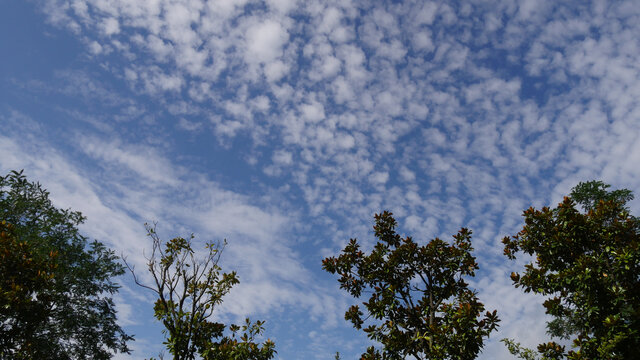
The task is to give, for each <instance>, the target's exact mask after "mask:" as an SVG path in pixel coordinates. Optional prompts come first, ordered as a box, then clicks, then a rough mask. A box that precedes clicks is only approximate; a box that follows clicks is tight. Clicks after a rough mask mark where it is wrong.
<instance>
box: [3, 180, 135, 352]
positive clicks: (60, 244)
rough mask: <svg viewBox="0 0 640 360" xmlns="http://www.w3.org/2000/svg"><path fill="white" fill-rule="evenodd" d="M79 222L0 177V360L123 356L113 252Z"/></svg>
mask: <svg viewBox="0 0 640 360" xmlns="http://www.w3.org/2000/svg"><path fill="white" fill-rule="evenodd" d="M83 221H84V217H83V216H82V215H81V214H80V213H79V212H75V211H71V210H62V209H58V208H56V207H54V206H53V204H52V203H51V200H49V193H48V192H47V191H46V190H44V189H43V188H42V187H41V185H40V184H38V183H32V182H28V181H27V179H26V177H25V176H24V175H23V174H22V171H20V172H17V171H12V172H10V173H9V174H8V175H6V176H4V177H0V222H1V223H2V236H1V241H0V246H1V249H0V258H1V262H0V268H1V270H2V271H1V274H2V275H1V276H2V278H1V279H0V286H1V287H2V289H1V290H2V295H1V296H0V301H1V305H2V306H1V308H0V324H1V325H0V357H2V358H16V359H85V358H92V359H109V358H111V356H112V352H124V353H129V349H128V347H127V345H126V342H127V341H129V340H132V337H131V336H129V335H127V334H125V332H124V331H123V330H122V329H121V328H120V326H118V324H117V321H116V310H115V305H114V303H113V300H112V299H111V298H110V297H109V296H110V295H113V294H114V293H116V292H117V290H118V286H117V284H116V283H115V282H113V281H112V278H113V277H115V276H117V275H120V274H122V273H124V268H123V266H122V265H120V264H119V263H118V262H117V257H116V256H115V255H114V253H113V252H112V251H110V250H108V249H107V248H106V247H105V246H104V245H103V244H101V243H99V242H98V241H94V242H92V243H91V244H89V245H88V244H87V239H86V237H84V236H82V235H81V234H80V233H79V232H78V225H80V224H81V223H82V222H83Z"/></svg>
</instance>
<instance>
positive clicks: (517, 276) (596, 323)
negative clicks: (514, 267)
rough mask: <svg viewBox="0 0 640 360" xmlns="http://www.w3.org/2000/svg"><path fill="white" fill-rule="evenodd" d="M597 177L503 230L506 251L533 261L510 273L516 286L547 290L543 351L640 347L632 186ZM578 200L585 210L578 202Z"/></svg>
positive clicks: (639, 255) (620, 354) (638, 233)
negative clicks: (514, 229)
mask: <svg viewBox="0 0 640 360" xmlns="http://www.w3.org/2000/svg"><path fill="white" fill-rule="evenodd" d="M608 187H609V185H606V184H604V183H602V182H599V181H591V182H587V183H580V184H578V185H577V186H576V187H575V188H574V189H573V191H572V193H571V196H567V197H565V198H564V200H563V201H562V202H561V203H559V204H558V206H557V207H555V208H548V207H544V208H542V209H541V210H536V209H534V208H529V209H528V210H526V211H525V212H524V214H523V216H524V218H525V225H524V227H523V229H522V230H521V231H520V232H519V233H518V234H516V235H515V236H512V237H505V238H504V239H503V243H504V253H505V255H506V256H507V257H508V258H509V259H515V258H516V255H517V254H518V253H520V252H522V253H525V254H528V255H532V256H533V257H534V260H533V261H531V262H529V263H528V264H526V265H525V268H524V270H523V272H522V273H512V274H511V279H512V280H513V283H514V285H515V286H516V287H522V288H523V289H524V291H525V292H534V293H538V294H542V295H545V296H548V297H549V298H548V299H547V300H546V301H545V302H544V307H545V309H546V312H547V314H550V315H552V316H553V317H554V319H553V320H552V321H551V322H550V323H548V331H549V333H550V335H552V336H555V337H560V338H566V339H573V347H574V348H575V350H571V351H568V352H565V349H564V347H562V346H560V345H559V344H557V343H555V342H549V343H546V344H541V345H540V346H539V347H538V351H539V353H541V354H542V355H543V356H544V357H546V358H551V359H560V358H563V357H565V356H566V357H567V358H568V359H576V360H577V359H631V358H635V357H637V354H636V353H637V349H638V348H640V276H639V275H638V274H640V241H639V240H640V222H639V221H638V219H637V218H635V217H634V216H632V215H631V214H630V213H629V211H628V209H627V207H626V203H627V202H628V201H629V200H631V199H633V194H632V193H631V192H630V191H629V190H615V191H608V190H607V189H608ZM577 204H580V205H581V206H582V207H583V209H584V212H580V211H579V210H578V209H577V208H576V205H577Z"/></svg>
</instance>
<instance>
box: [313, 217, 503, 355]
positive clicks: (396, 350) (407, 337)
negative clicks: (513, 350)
mask: <svg viewBox="0 0 640 360" xmlns="http://www.w3.org/2000/svg"><path fill="white" fill-rule="evenodd" d="M396 226H397V223H396V221H395V219H394V218H393V216H392V214H391V213H390V212H387V211H385V212H383V213H381V214H376V215H375V226H374V233H375V236H376V238H377V239H378V241H377V243H376V245H375V246H374V248H373V250H372V251H371V253H370V254H365V253H364V252H363V251H362V250H361V247H360V244H359V243H358V241H357V240H356V239H351V240H350V242H349V244H348V245H347V246H346V247H345V248H344V249H343V250H342V253H341V254H340V255H339V256H338V257H329V258H326V259H324V260H323V262H322V266H323V269H324V270H326V271H328V272H330V273H334V274H338V275H339V276H340V278H339V280H338V281H339V283H340V287H341V288H342V289H345V290H346V291H348V292H349V293H350V294H351V295H352V296H354V297H356V298H360V297H361V296H362V295H363V294H364V293H368V294H370V296H369V298H368V300H367V301H365V302H363V305H364V308H365V309H366V313H367V314H366V316H365V313H364V312H363V311H362V310H361V309H360V306H358V305H355V306H353V307H351V308H350V309H349V310H348V311H347V312H346V314H345V319H346V320H349V321H351V323H352V324H353V325H354V327H355V328H356V329H363V330H364V331H365V332H366V333H367V335H368V337H369V338H371V339H373V340H376V341H378V342H380V343H381V344H382V345H383V347H384V348H383V349H382V351H380V350H377V349H375V348H374V347H370V348H369V349H368V350H367V352H366V353H365V354H363V355H362V358H363V359H404V358H405V357H407V356H413V357H415V358H418V359H474V358H475V357H476V356H477V354H478V353H479V352H480V350H481V348H482V346H483V341H484V338H486V337H488V336H489V334H490V333H491V332H492V331H494V330H495V329H496V328H497V326H498V322H499V320H498V317H497V316H496V312H495V311H493V312H486V313H485V314H484V316H483V315H482V312H483V311H484V305H483V304H482V303H481V302H479V301H478V299H477V297H476V294H475V292H474V291H473V290H471V289H469V287H468V284H467V283H466V282H465V281H464V277H467V276H474V274H475V270H477V269H478V264H477V263H476V261H475V257H473V256H472V255H471V252H472V250H473V248H472V246H471V231H469V230H467V229H462V230H460V232H459V233H458V234H457V235H455V236H454V241H453V243H447V242H445V241H443V240H441V239H438V238H436V239H433V240H431V241H430V242H429V243H427V244H426V245H424V246H420V245H418V244H417V243H416V242H414V241H413V240H412V238H411V237H405V238H402V237H401V236H400V235H398V234H397V233H396V231H395V228H396ZM370 318H373V319H374V322H373V323H372V324H370V325H368V326H366V327H364V328H363V326H364V323H365V321H367V320H368V319H370Z"/></svg>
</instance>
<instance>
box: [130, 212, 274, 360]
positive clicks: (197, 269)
mask: <svg viewBox="0 0 640 360" xmlns="http://www.w3.org/2000/svg"><path fill="white" fill-rule="evenodd" d="M145 227H146V229H147V234H148V236H149V237H150V238H151V240H152V251H151V255H150V256H149V257H148V258H147V267H148V269H149V272H150V273H151V277H152V279H153V284H152V285H147V284H145V283H143V282H142V281H141V280H140V279H139V278H138V277H137V276H136V274H135V271H134V267H133V266H132V265H130V264H129V263H128V262H127V261H126V259H125V265H126V266H127V267H128V268H129V270H130V272H131V274H132V275H133V277H134V280H135V282H136V283H137V284H138V285H140V286H142V287H144V288H146V289H149V290H151V291H153V292H154V293H155V294H156V295H157V296H158V299H157V300H156V302H155V306H154V311H155V317H156V318H157V319H158V320H160V321H161V322H162V324H163V325H164V327H165V329H164V330H163V332H164V334H165V335H166V341H165V344H166V345H167V348H168V350H169V352H170V353H171V354H172V355H173V358H174V359H175V360H192V359H195V358H196V356H198V355H199V356H201V357H202V358H203V359H205V360H223V359H224V360H227V359H237V360H243V359H246V360H249V359H251V360H267V359H271V358H273V356H274V354H275V344H274V343H273V342H272V341H271V340H266V341H265V342H264V343H263V344H256V343H255V341H254V340H255V338H256V336H258V335H260V334H261V333H262V331H263V330H264V329H263V324H264V322H262V321H257V322H256V323H254V324H251V322H250V321H249V319H247V320H246V324H245V325H244V326H242V327H240V326H237V325H231V326H230V327H229V329H230V330H231V333H232V335H231V337H223V333H224V330H225V325H224V324H222V323H217V322H213V321H210V320H209V318H210V317H211V316H212V315H213V311H214V309H215V308H216V306H217V305H219V304H220V303H221V302H222V298H223V297H224V295H226V294H227V293H228V292H229V290H231V288H232V287H233V285H235V284H238V283H239V280H238V277H237V275H236V273H235V272H231V273H221V271H222V269H221V268H220V266H219V265H218V262H219V260H220V256H221V255H222V251H223V249H224V246H225V245H226V241H225V242H224V243H222V244H220V243H207V244H206V246H205V248H206V250H207V251H206V256H205V257H204V258H200V257H198V255H197V254H196V253H195V251H194V250H193V248H192V246H191V245H192V243H191V241H192V240H193V238H194V237H193V235H191V237H190V238H189V239H185V238H182V237H176V238H174V239H171V240H169V241H167V242H166V243H165V242H163V241H162V240H161V239H160V237H159V236H158V234H157V233H156V231H155V227H152V226H149V225H148V224H145ZM240 329H242V331H243V335H241V336H240V337H239V338H240V340H241V341H238V339H237V338H236V335H237V333H238V331H239V330H240ZM218 338H221V339H220V340H218V341H216V339H218ZM260 345H261V346H260Z"/></svg>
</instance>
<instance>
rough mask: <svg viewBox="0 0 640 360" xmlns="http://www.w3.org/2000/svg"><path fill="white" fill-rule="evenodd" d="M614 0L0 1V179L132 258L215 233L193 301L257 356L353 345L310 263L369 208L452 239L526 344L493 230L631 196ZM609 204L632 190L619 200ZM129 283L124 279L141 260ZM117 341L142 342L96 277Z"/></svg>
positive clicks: (533, 308) (624, 52) (498, 347)
mask: <svg viewBox="0 0 640 360" xmlns="http://www.w3.org/2000/svg"><path fill="white" fill-rule="evenodd" d="M637 5H638V3H637V2H636V1H633V0H631V1H624V0H620V1H584V0H580V1H562V2H558V1H553V0H552V1H544V0H537V1H533V0H519V1H510V0H505V1H499V2H494V1H489V0H471V1H357V0H351V1H350V0H342V1H329V0H307V1H297V0H266V1H256V0H218V1H215V0H109V1H106V0H29V1H20V0H3V1H1V2H0V171H1V172H2V173H3V174H6V173H8V172H9V171H10V170H11V169H24V170H25V174H26V175H27V177H28V178H29V179H30V180H32V181H39V182H40V183H42V184H43V186H44V187H45V188H47V189H48V190H49V191H50V192H51V197H52V199H53V201H54V203H55V205H56V206H58V207H62V208H72V209H73V210H78V211H81V212H82V213H83V214H84V215H85V216H86V217H87V221H86V223H85V224H83V225H82V227H81V230H82V232H83V233H84V234H86V235H87V236H88V237H90V238H92V239H97V240H99V241H101V242H103V243H104V244H106V245H107V246H109V247H110V248H112V249H113V250H114V251H116V252H117V253H118V254H123V255H124V256H126V257H127V259H128V260H130V261H131V262H132V263H133V264H136V265H137V269H144V262H145V259H144V256H143V254H144V253H145V251H146V253H147V254H148V251H149V249H150V245H151V242H150V240H149V238H147V237H146V236H145V235H146V232H145V229H144V225H143V224H144V223H145V222H157V229H158V233H159V234H160V236H161V237H162V238H164V239H170V238H172V237H175V236H188V235H189V234H191V233H193V234H194V235H195V236H196V238H195V244H196V246H203V244H204V243H205V242H207V241H216V240H221V239H225V238H226V239H227V241H228V246H227V248H226V249H225V251H224V254H223V256H222V261H221V265H222V267H223V269H224V270H226V271H233V270H235V271H237V273H238V277H239V279H240V284H239V285H237V286H236V287H234V289H233V290H232V291H231V292H230V293H229V294H228V295H227V297H226V298H225V301H224V303H223V304H222V305H221V306H220V308H219V309H218V311H217V312H216V314H215V316H216V319H219V320H220V321H224V322H226V323H231V322H235V323H239V322H242V319H244V317H246V316H249V317H251V319H253V320H266V323H265V337H268V338H271V339H273V340H274V341H275V343H276V350H277V351H278V354H277V357H276V358H278V359H328V358H333V354H335V352H336V351H339V352H340V353H341V355H342V358H344V359H356V358H358V356H359V354H360V353H362V352H363V351H364V350H365V348H366V347H367V346H368V345H369V344H370V343H369V341H368V340H367V338H366V336H364V335H363V334H362V333H360V332H358V331H356V330H355V329H353V328H352V327H351V326H350V324H349V323H348V322H346V321H345V320H344V319H343V315H344V311H345V310H346V309H347V308H348V307H349V306H350V305H351V304H354V303H355V302H356V300H354V299H353V298H351V297H349V296H348V295H347V294H346V292H344V291H342V290H340V288H339V285H338V282H337V281H336V280H337V278H336V277H335V276H333V275H331V274H328V273H325V272H324V271H322V269H321V260H322V259H323V258H324V257H327V256H332V255H337V254H338V253H339V251H340V250H341V249H342V248H343V247H344V246H345V245H346V243H347V242H348V240H349V239H350V238H358V239H359V241H361V242H362V243H363V244H364V246H365V247H366V246H369V247H370V246H371V245H372V244H373V243H374V242H375V239H374V237H373V231H372V225H373V215H374V214H375V213H379V212H382V211H383V210H389V211H391V212H393V214H394V216H395V217H396V219H397V220H398V224H399V226H398V231H399V232H400V233H401V234H403V235H411V236H413V238H414V240H416V241H418V242H419V243H421V244H424V243H426V242H427V241H429V240H430V239H432V238H434V237H440V238H442V239H447V240H450V239H452V238H451V236H452V235H453V234H455V233H456V232H457V231H458V230H459V229H460V228H461V227H468V228H470V229H471V230H472V231H473V239H472V242H473V246H474V248H475V252H474V255H475V256H476V257H477V259H478V263H479V266H480V270H479V271H478V273H477V276H476V277H475V278H473V279H469V283H470V284H471V286H472V287H473V288H474V289H476V290H477V291H478V296H479V298H480V300H481V301H482V302H483V303H484V304H485V306H486V308H487V309H489V310H493V309H496V310H497V311H498V315H499V317H500V318H501V320H502V321H501V323H500V328H499V330H498V331H497V332H495V333H493V334H492V335H491V338H490V339H489V341H488V342H487V343H486V345H485V347H484V349H483V352H482V354H481V355H480V357H479V359H510V358H512V357H511V356H510V355H509V354H508V352H507V351H506V348H505V347H504V345H503V344H502V343H500V342H499V340H500V339H502V338H505V337H510V338H514V339H516V340H517V341H520V342H522V343H523V344H524V345H527V346H534V345H535V344H537V343H539V342H543V341H545V342H546V341H548V337H547V335H546V334H545V324H544V322H545V320H547V318H546V317H545V315H544V309H543V308H542V305H541V303H542V299H541V298H539V297H536V296H534V295H531V294H524V293H523V292H522V291H521V290H520V289H515V288H514V287H513V286H512V284H511V280H510V279H509V274H510V273H511V271H517V270H518V269H520V267H521V266H522V264H523V262H522V261H519V262H510V261H508V260H507V259H506V257H504V256H503V255H502V245H501V242H500V241H501V239H502V238H503V237H504V236H509V235H513V234H515V233H516V232H517V231H518V230H519V229H520V228H522V225H523V221H522V217H521V215H522V211H523V210H525V209H527V208H529V207H530V206H534V207H542V206H545V205H550V206H555V205H556V204H557V203H558V202H559V201H560V200H561V199H562V197H563V195H566V194H568V192H569V191H570V189H571V188H572V187H573V186H574V185H576V184H577V183H578V182H579V181H587V180H592V179H600V180H603V181H604V182H606V183H609V184H612V186H613V187H614V188H627V189H630V190H632V191H634V192H635V193H636V194H640V166H638V164H639V163H640V142H639V141H638V140H637V139H638V138H640V62H639V61H638V59H639V58H640V36H639V34H640V7H639V6H637ZM630 205H631V210H632V213H636V214H637V213H638V211H640V201H638V200H637V199H636V200H634V201H633V202H631V204H630ZM142 276H143V277H144V276H145V275H144V273H143V274H142ZM118 281H119V282H120V284H121V285H122V288H121V290H120V292H119V294H118V295H117V296H116V298H115V300H116V303H117V308H118V318H119V323H120V324H121V325H122V326H123V327H124V328H125V329H126V331H127V332H128V333H131V334H134V335H135V338H136V340H135V342H133V343H131V348H132V349H133V352H132V354H131V355H129V356H123V355H120V354H119V355H117V356H116V358H117V359H129V358H131V359H143V358H145V357H150V356H157V355H158V353H159V352H160V351H161V350H162V349H163V345H162V340H163V337H162V334H161V329H162V327H161V326H160V324H159V323H158V322H156V321H155V320H154V318H153V311H152V307H153V305H152V304H153V301H154V300H155V299H154V298H153V294H152V293H150V292H149V291H145V290H144V289H142V288H140V287H137V286H136V285H135V284H134V283H133V281H132V279H131V276H130V275H127V276H123V277H121V278H120V279H119V280H118Z"/></svg>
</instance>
